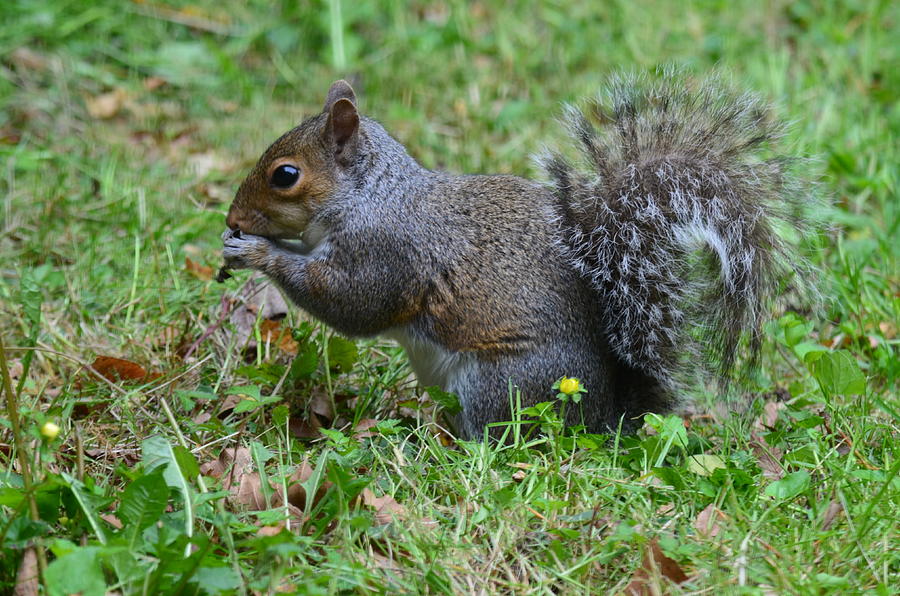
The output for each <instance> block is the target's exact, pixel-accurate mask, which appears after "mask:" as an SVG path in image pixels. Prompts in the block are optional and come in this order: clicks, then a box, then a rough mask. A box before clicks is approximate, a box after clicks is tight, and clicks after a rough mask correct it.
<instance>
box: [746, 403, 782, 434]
mask: <svg viewBox="0 0 900 596" xmlns="http://www.w3.org/2000/svg"><path fill="white" fill-rule="evenodd" d="M784 408H785V406H784V403H782V402H780V401H767V402H766V403H765V405H764V406H763V413H762V414H761V415H760V416H759V418H757V419H756V421H755V422H754V423H753V429H754V430H757V431H763V430H770V429H772V428H775V423H776V422H778V412H779V411H781V410H783V409H784Z"/></svg>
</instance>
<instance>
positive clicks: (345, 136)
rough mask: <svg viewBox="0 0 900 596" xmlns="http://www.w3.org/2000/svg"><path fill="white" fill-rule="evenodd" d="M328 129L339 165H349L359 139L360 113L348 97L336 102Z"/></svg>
mask: <svg viewBox="0 0 900 596" xmlns="http://www.w3.org/2000/svg"><path fill="white" fill-rule="evenodd" d="M351 93H352V91H351ZM329 95H330V94H329ZM328 128H329V129H330V132H331V139H332V141H333V142H334V156H335V158H337V160H338V162H339V163H349V161H350V156H351V155H353V154H354V153H355V152H356V145H357V140H358V138H359V135H358V134H357V132H358V131H359V113H358V112H357V111H356V105H354V103H353V102H352V101H350V100H349V99H348V98H346V97H341V98H340V99H338V100H336V101H335V102H334V104H333V105H332V106H331V110H330V112H329V114H328Z"/></svg>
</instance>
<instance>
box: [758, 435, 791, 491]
mask: <svg viewBox="0 0 900 596" xmlns="http://www.w3.org/2000/svg"><path fill="white" fill-rule="evenodd" d="M750 448H751V449H752V450H753V455H755V456H756V459H757V461H758V462H759V467H760V469H762V472H763V476H764V477H765V478H768V479H769V480H781V479H782V478H784V466H782V465H781V458H782V456H783V453H782V451H781V449H779V448H777V447H772V446H770V445H768V444H767V443H766V442H765V441H764V440H763V439H762V437H760V436H758V435H757V434H756V433H751V435H750Z"/></svg>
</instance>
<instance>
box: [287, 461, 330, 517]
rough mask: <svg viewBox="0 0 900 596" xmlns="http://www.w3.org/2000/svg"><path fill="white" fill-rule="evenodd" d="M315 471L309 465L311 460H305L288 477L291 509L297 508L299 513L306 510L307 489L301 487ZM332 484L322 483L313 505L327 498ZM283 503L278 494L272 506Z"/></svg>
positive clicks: (314, 497) (288, 494)
mask: <svg viewBox="0 0 900 596" xmlns="http://www.w3.org/2000/svg"><path fill="white" fill-rule="evenodd" d="M312 474H313V469H312V466H311V465H310V464H309V458H308V457H307V458H304V459H303V462H301V463H300V465H298V466H297V468H296V469H295V470H294V472H293V473H292V474H291V475H290V477H288V481H287V484H288V489H287V499H288V505H289V506H291V507H295V508H296V509H297V510H298V511H300V512H302V511H304V510H305V509H306V489H305V488H303V487H302V486H300V484H301V483H302V482H306V481H307V480H309V477H310V476H312ZM331 485H332V483H331V482H328V481H325V482H322V483H321V484H320V485H319V487H318V488H317V489H316V494H315V495H314V496H313V502H312V505H315V504H316V503H318V502H319V501H320V500H321V499H322V497H324V496H325V493H326V492H328V489H329V488H330V487H331ZM282 502H283V497H282V495H281V493H280V492H279V493H277V494H276V495H275V497H274V498H273V499H272V505H273V506H274V507H280V506H281V505H282Z"/></svg>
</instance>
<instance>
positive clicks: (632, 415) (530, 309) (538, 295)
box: [222, 72, 807, 438]
mask: <svg viewBox="0 0 900 596" xmlns="http://www.w3.org/2000/svg"><path fill="white" fill-rule="evenodd" d="M588 107H589V110H588V113H587V114H586V113H585V112H584V111H581V110H579V109H577V108H574V107H568V108H567V109H566V110H565V112H564V117H563V121H564V123H565V124H566V125H567V127H568V128H569V130H570V133H571V135H572V137H573V138H574V140H575V141H576V145H577V146H579V148H580V151H581V153H582V163H575V164H573V163H572V162H571V161H570V160H569V159H567V158H565V157H563V156H562V155H560V154H554V153H548V154H546V155H544V156H543V157H541V158H540V161H541V163H542V164H543V166H544V169H545V170H546V172H547V174H548V175H549V178H550V181H549V183H539V182H535V181H531V180H526V179H523V178H519V177H516V176H508V175H456V174H450V173H446V172H438V171H431V170H428V169H426V168H424V167H422V166H421V165H419V164H418V163H417V162H416V160H415V159H413V158H412V157H410V155H409V154H408V153H407V151H406V149H405V148H404V147H403V145H401V144H400V143H399V142H398V141H396V140H395V139H394V138H392V137H391V136H390V135H389V134H388V133H387V132H386V131H385V129H384V128H383V127H382V126H381V125H380V124H379V123H378V122H376V121H375V120H372V119H370V118H367V117H365V116H361V115H360V114H359V111H358V108H357V99H356V96H355V94H354V92H353V89H352V88H351V87H350V85H349V84H348V83H347V82H345V81H342V80H341V81H337V82H335V83H334V84H333V85H332V86H331V88H330V89H329V91H328V96H327V98H326V100H325V106H324V108H323V110H322V112H321V113H319V114H317V115H315V116H312V117H310V118H308V119H306V120H304V121H303V122H302V123H301V124H300V125H299V126H297V127H296V128H294V129H292V130H290V131H288V132H287V133H285V134H284V135H283V136H281V138H279V139H278V140H276V141H275V142H274V143H273V144H272V145H271V146H270V147H269V148H268V149H267V150H266V151H265V153H264V154H263V155H262V157H261V158H260V159H259V162H258V163H257V164H256V166H255V167H254V168H253V170H252V171H251V172H250V174H249V175H248V176H247V178H246V179H245V180H244V182H243V183H242V184H241V186H240V188H239V190H238V192H237V195H236V196H235V199H234V202H233V203H232V205H231V208H230V210H229V212H228V216H227V226H228V227H227V229H226V231H225V233H224V234H223V241H224V259H225V266H224V268H223V270H222V272H223V273H224V272H225V271H226V270H228V269H254V270H257V271H261V272H263V273H264V274H265V275H267V276H268V277H269V278H271V279H272V280H274V281H275V282H276V283H277V284H278V285H279V286H280V287H281V288H282V289H283V290H284V291H285V292H286V294H287V295H288V296H289V297H290V299H291V300H292V301H293V302H295V303H296V304H297V305H298V306H299V307H300V308H302V309H303V310H305V311H307V312H308V313H310V314H312V315H313V316H315V317H317V318H318V319H320V320H321V321H324V322H325V323H327V324H328V325H330V326H332V327H333V328H334V329H336V330H337V331H339V332H341V333H343V334H346V335H348V336H373V335H380V336H383V337H388V338H393V339H395V340H396V341H397V342H399V343H400V345H402V346H403V348H404V349H405V350H406V352H407V354H408V357H409V360H410V363H411V365H412V368H413V370H414V371H415V373H416V376H417V378H418V380H419V382H420V384H421V385H423V386H431V385H437V386H440V387H441V388H443V389H444V390H446V391H449V392H452V393H454V394H456V395H457V396H458V398H459V400H460V405H461V406H462V411H461V413H459V414H458V415H457V417H456V420H455V426H456V430H457V432H458V434H459V435H460V436H462V437H463V438H480V437H482V436H484V430H485V428H486V427H487V426H488V425H489V424H491V423H495V422H503V421H508V420H510V417H511V415H512V414H511V409H510V408H511V403H510V395H509V385H510V383H511V384H512V385H514V386H515V387H517V388H518V389H519V390H520V391H521V396H522V405H523V406H527V405H531V404H534V403H536V402H539V401H546V400H548V399H550V398H551V397H552V395H553V393H555V392H554V391H552V390H551V387H552V386H553V384H554V382H555V381H557V380H559V379H560V378H561V377H563V376H571V377H577V378H578V379H579V380H580V382H581V384H582V385H583V386H584V387H585V388H586V390H587V392H586V393H585V394H584V395H583V397H582V401H581V404H580V407H577V408H576V407H570V408H568V409H567V411H566V422H567V423H568V424H583V425H585V427H586V428H587V430H589V431H592V432H609V431H611V430H612V431H614V430H616V429H617V428H620V427H622V428H624V429H625V430H632V429H634V428H635V426H636V425H638V424H639V422H640V420H641V417H642V415H643V414H645V413H647V412H661V411H665V410H668V409H670V408H671V407H672V406H673V405H674V403H675V401H676V397H677V396H678V395H679V393H680V389H681V388H682V387H683V381H684V380H685V379H686V378H689V377H690V376H691V375H692V373H693V372H695V371H698V370H700V371H708V372H711V373H715V376H717V377H718V378H725V377H727V376H728V374H729V373H730V372H731V371H732V369H733V368H734V367H735V361H736V360H735V358H736V353H737V350H738V347H739V346H740V345H742V343H744V339H742V338H746V339H747V340H748V341H747V342H746V343H748V344H749V349H748V352H749V355H750V359H751V360H752V358H753V356H754V355H755V354H757V353H758V351H759V347H760V338H761V327H762V324H763V323H764V322H765V320H766V319H767V317H768V316H769V314H770V310H771V306H772V302H773V299H774V298H775V297H776V295H777V294H778V288H779V285H780V284H781V283H782V281H783V280H784V279H785V276H786V275H788V274H790V273H791V272H792V271H793V270H794V269H796V264H797V263H799V262H801V261H800V259H799V257H798V256H797V253H798V251H797V249H796V248H795V247H794V246H793V245H792V243H790V242H788V241H786V240H784V238H783V236H784V234H782V233H781V230H782V229H784V228H790V229H798V228H801V227H803V226H804V220H803V218H802V216H800V215H798V214H800V213H802V211H803V209H802V207H803V204H804V201H806V200H807V193H806V192H805V191H804V188H803V187H802V185H798V184H796V183H795V181H796V178H795V177H793V176H791V175H790V164H791V162H792V160H791V159H789V158H787V157H785V156H782V155H779V154H776V153H772V151H774V149H773V145H774V141H776V140H777V139H778V138H779V137H780V136H781V134H782V131H783V127H782V125H781V124H780V123H779V122H778V121H777V120H775V119H774V118H773V117H772V115H771V109H770V108H769V106H768V105H767V104H766V103H765V102H764V101H762V100H761V99H759V98H758V97H757V96H755V95H751V94H742V93H737V92H735V91H733V90H732V89H731V87H730V86H729V85H728V84H726V83H723V82H722V81H721V80H720V79H717V78H708V79H706V80H702V81H699V82H698V81H692V80H690V79H688V78H687V77H685V76H684V75H683V74H681V73H673V72H662V73H658V75H657V76H655V77H650V76H617V77H614V78H613V80H612V81H611V82H610V83H609V85H608V87H607V90H606V93H605V95H603V96H601V98H600V99H598V100H596V101H594V102H593V103H590V104H589V106H588ZM589 115H590V117H591V118H593V119H594V120H595V121H598V122H599V124H598V125H596V126H595V125H594V124H592V123H591V120H590V119H589ZM297 240H299V241H300V242H299V243H298V242H296V241H297ZM292 241H293V242H292ZM495 429H496V427H495ZM493 432H496V431H493Z"/></svg>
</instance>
